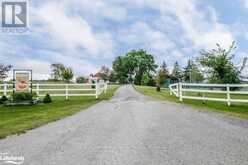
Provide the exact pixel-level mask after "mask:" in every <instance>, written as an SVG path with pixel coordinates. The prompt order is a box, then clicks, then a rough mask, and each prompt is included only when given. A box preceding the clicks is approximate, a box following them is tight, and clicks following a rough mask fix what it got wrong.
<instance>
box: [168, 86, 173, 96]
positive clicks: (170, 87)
mask: <svg viewBox="0 0 248 165" xmlns="http://www.w3.org/2000/svg"><path fill="white" fill-rule="evenodd" d="M169 89H170V95H171V96H172V86H171V85H170V86H169Z"/></svg>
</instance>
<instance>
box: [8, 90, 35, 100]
mask: <svg viewBox="0 0 248 165" xmlns="http://www.w3.org/2000/svg"><path fill="white" fill-rule="evenodd" d="M32 99H33V96H32V94H31V93H25V92H18V93H15V94H14V95H13V101H14V102H22V101H32Z"/></svg>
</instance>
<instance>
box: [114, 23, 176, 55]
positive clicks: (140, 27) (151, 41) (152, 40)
mask: <svg viewBox="0 0 248 165" xmlns="http://www.w3.org/2000/svg"><path fill="white" fill-rule="evenodd" d="M119 36H121V37H120V40H121V41H122V42H123V43H124V44H125V45H131V46H136V48H137V47H138V48H143V47H145V48H146V49H147V50H148V51H151V52H152V53H153V54H154V55H155V56H156V57H157V59H159V60H161V59H162V57H163V56H164V55H165V54H167V51H169V50H172V49H175V48H176V46H175V43H174V42H172V41H171V40H170V39H169V38H168V37H167V36H166V35H165V34H164V33H162V32H161V31H159V30H155V29H153V28H151V27H150V26H149V25H148V24H147V23H145V22H136V23H134V24H132V25H131V26H130V27H128V28H126V29H124V30H120V32H119Z"/></svg>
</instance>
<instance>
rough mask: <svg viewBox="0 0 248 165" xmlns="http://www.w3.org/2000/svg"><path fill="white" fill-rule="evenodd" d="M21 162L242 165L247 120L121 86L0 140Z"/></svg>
mask: <svg viewBox="0 0 248 165" xmlns="http://www.w3.org/2000/svg"><path fill="white" fill-rule="evenodd" d="M0 152H7V153H11V154H16V155H23V156H24V157H25V163H24V164H27V165H248V124H247V122H246V121H242V120H238V119H231V118H227V117H224V116H222V115H219V114H215V113H207V112H199V111H197V110H192V108H189V107H186V106H184V105H178V104H175V103H169V102H160V101H155V100H153V99H151V98H148V97H146V96H143V95H141V94H139V93H137V92H136V91H135V90H134V89H133V88H132V87H131V86H123V87H121V88H120V89H119V90H118V91H117V93H116V95H115V96H114V98H113V99H112V100H110V101H105V102H101V103H99V104H97V105H95V106H92V107H91V108H89V109H88V110H86V111H82V112H79V113H77V114H76V115H74V116H71V117H68V118H66V119H63V120H60V121H57V122H54V123H50V124H47V125H45V126H42V127H40V128H37V129H34V130H31V131H29V132H27V133H26V134H23V135H20V136H11V137H9V138H7V139H4V140H1V141H0Z"/></svg>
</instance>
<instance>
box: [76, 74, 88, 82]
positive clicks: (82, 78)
mask: <svg viewBox="0 0 248 165" xmlns="http://www.w3.org/2000/svg"><path fill="white" fill-rule="evenodd" d="M86 81H87V80H86V78H85V77H83V76H79V77H77V78H76V83H85V82H86Z"/></svg>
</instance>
